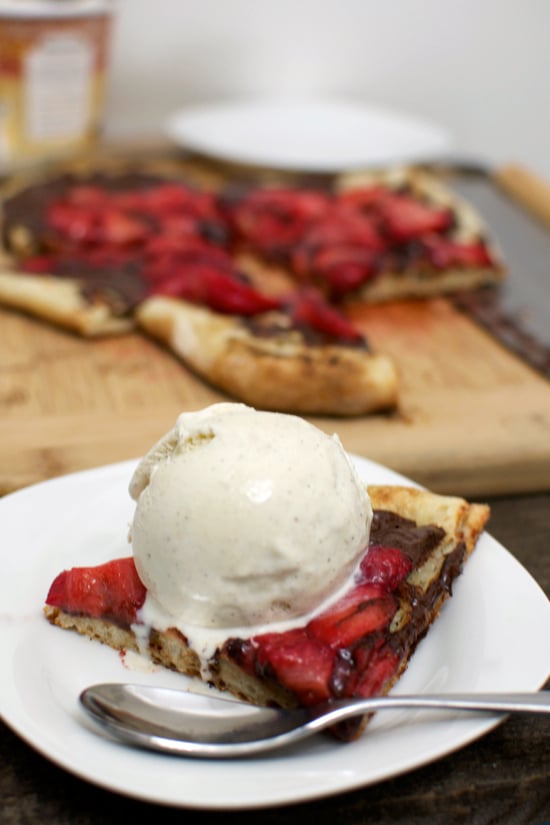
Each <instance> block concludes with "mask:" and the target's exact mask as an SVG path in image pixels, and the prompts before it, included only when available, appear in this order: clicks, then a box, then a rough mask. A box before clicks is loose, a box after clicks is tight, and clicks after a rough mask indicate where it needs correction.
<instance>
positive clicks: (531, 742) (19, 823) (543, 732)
mask: <svg viewBox="0 0 550 825" xmlns="http://www.w3.org/2000/svg"><path fill="white" fill-rule="evenodd" d="M490 503H491V507H492V518H491V522H490V526H489V529H490V532H491V533H492V534H493V535H494V536H495V538H497V539H498V540H499V541H501V542H502V543H503V544H504V545H505V546H506V547H507V548H508V549H509V550H510V551H511V552H512V553H513V554H514V555H515V556H516V558H517V559H518V560H519V561H520V562H521V563H522V564H523V565H524V567H525V568H526V569H527V570H528V571H529V572H530V573H531V575H532V576H533V577H534V578H535V579H536V580H537V581H538V582H539V584H540V585H541V586H542V587H543V589H544V590H545V592H546V594H547V595H549V594H550V518H549V517H550V494H536V495H527V496H520V497H508V498H501V499H496V500H494V501H491V502H490ZM473 644H475V640H473ZM540 653H541V656H545V657H546V658H547V659H549V658H550V639H549V640H548V645H547V648H546V650H541V651H540ZM547 688H548V689H550V683H549V684H548V685H547ZM0 690H1V686H0ZM140 816H144V817H151V818H152V819H153V820H155V821H158V822H162V823H165V824H166V825H169V824H170V823H172V822H174V823H176V822H177V823H181V822H182V821H184V817H191V818H192V819H191V821H192V822H193V823H199V825H200V824H201V823H204V825H206V823H222V822H223V823H226V825H233V823H235V825H237V823H239V825H240V824H241V823H243V825H247V823H253V822H262V824H263V825H279V823H285V825H293V823H300V825H302V823H303V822H307V821H315V822H317V823H319V825H321V823H327V825H329V823H330V825H335V823H346V825H355V824H357V825H370V823H373V825H374V823H376V825H384V823H397V824H398V825H401V824H402V825H405V823H406V825H414V824H415V823H424V822H425V823H430V825H439V823H441V825H443V823H445V825H459V823H460V824H461V823H465V825H466V823H467V825H493V823H494V825H506V823H510V824H511V825H512V824H513V825H543V823H544V825H546V824H547V823H550V720H549V719H548V718H546V717H545V718H542V717H520V716H518V717H512V718H509V719H507V720H506V721H505V722H504V723H503V724H501V725H500V726H499V727H497V728H496V729H495V730H493V731H492V732H491V733H489V734H488V735H487V736H485V737H484V738H482V739H481V740H479V741H477V742H475V743H473V744H470V745H468V746H467V747H465V748H463V749H462V750H460V751H458V752H456V753H454V754H452V755H450V756H447V757H445V758H443V759H441V760H439V761H438V762H435V763H434V764H432V765H429V766H427V767H423V768H420V769H418V770H415V771H413V772H411V773H408V774H405V775H403V776H401V777H398V778H396V779H393V780H388V781H386V782H382V783H380V784H378V785H374V786H371V787H367V788H364V789H362V790H358V791H354V792H352V793H346V794H341V795H337V796H333V797H329V798H327V799H323V800H319V801H317V802H312V803H308V804H300V805H293V806H286V807H282V808H272V809H262V810H254V811H242V812H241V811H233V812H227V813H221V812H211V811H185V810H181V809H172V808H163V807H161V806H157V805H152V804H147V803H143V802H139V801H136V800H133V799H128V798H126V797H123V796H118V795H117V794H114V793H110V792H107V791H104V790H102V789H99V788H96V787H93V786H92V785H89V784H88V783H86V782H84V781H82V780H80V779H77V778H75V777H74V776H72V775H70V774H68V773H66V772H65V771H63V770H61V769H60V768H58V767H56V766H55V765H53V764H51V763H50V762H49V761H48V760H47V759H45V758H44V757H43V756H41V755H40V754H38V753H36V752H35V751H34V750H33V749H32V748H30V747H29V746H28V745H26V744H25V743H24V742H22V741H21V740H20V739H19V738H18V737H17V736H15V734H14V733H12V731H11V730H9V729H8V728H7V727H6V726H5V725H3V724H2V723H0V823H1V825H44V823H52V825H100V824H101V825H110V823H113V825H120V823H121V821H123V822H124V821H130V822H134V821H136V820H137V819H138V818H139V817H140Z"/></svg>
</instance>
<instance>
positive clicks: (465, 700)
mask: <svg viewBox="0 0 550 825" xmlns="http://www.w3.org/2000/svg"><path fill="white" fill-rule="evenodd" d="M80 701H81V703H82V705H83V706H84V708H86V710H87V711H88V713H89V714H90V715H91V716H92V718H93V719H94V720H95V721H96V722H97V723H99V725H101V726H102V728H104V729H106V730H107V731H108V732H109V733H111V734H112V735H113V736H115V737H116V738H118V739H121V740H122V741H124V742H126V743H129V744H132V745H137V746H139V747H142V748H147V749H149V750H155V751H163V752H166V753H171V754H179V755H182V756H201V757H215V758H221V757H225V758H227V757H236V756H250V755H253V754H258V753H261V752H263V751H267V750H273V749H274V748H281V747H283V746H286V745H291V744H294V743H295V742H299V741H300V740H301V739H305V738H306V737H308V736H312V735H313V734H315V733H318V732H319V731H321V730H323V729H324V728H327V727H329V726H331V725H334V724H336V723H337V722H342V721H343V720H345V719H350V718H352V717H354V716H358V715H363V714H365V713H373V712H374V711H380V710H386V709H394V710H395V709H402V708H417V709H420V708H431V709H432V710H463V711H485V712H486V713H487V712H489V713H496V714H505V713H547V714H550V691H541V692H540V693H477V694H476V693H456V694H440V695H429V694H425V695H418V696H399V695H394V694H392V695H389V696H381V697H374V698H371V699H343V700H336V701H331V702H326V703H324V704H321V705H317V706H316V707H314V708H308V709H304V708H297V709H295V710H282V709H280V708H264V707H257V706H255V705H249V704H245V703H243V702H236V701H233V700H231V699H220V698H218V697H213V696H205V695H202V694H194V693H190V692H188V691H182V690H173V689H170V688H162V687H151V686H147V685H132V684H119V683H112V684H111V683H106V684H98V685H92V686H91V687H89V688H86V690H84V691H83V692H82V693H81V695H80Z"/></svg>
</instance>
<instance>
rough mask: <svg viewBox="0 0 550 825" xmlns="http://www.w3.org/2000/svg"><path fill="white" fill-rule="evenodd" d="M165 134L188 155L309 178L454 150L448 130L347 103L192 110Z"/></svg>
mask: <svg viewBox="0 0 550 825" xmlns="http://www.w3.org/2000/svg"><path fill="white" fill-rule="evenodd" d="M166 132H167V134H168V136H169V137H170V138H171V139H172V140H173V141H174V142H175V143H176V144H178V145H179V146H181V147H182V148H184V149H187V150H189V151H193V152H199V153H201V154H203V155H207V156H210V157H213V158H217V159H220V160H224V161H230V162H233V163H241V164H250V165H254V166H262V167H269V168H274V169H280V170H289V171H302V172H325V173H335V172H342V171H346V170H350V169H357V168H361V167H367V166H371V165H376V166H380V165H384V164H391V163H400V162H414V161H423V160H432V159H437V158H440V157H443V156H445V154H448V153H449V152H450V150H451V147H452V141H451V137H450V135H449V133H448V131H447V130H446V129H444V128H443V127H441V126H438V125H436V124H433V123H430V122H427V121H424V120H422V119H419V118H415V117H412V116H409V115H406V114H403V113H399V112H396V111H393V110H390V109H384V108H380V107H376V106H369V105H366V104H362V103H354V102H349V101H340V100H321V101H315V100H273V101H262V100H251V101H248V100H244V101H241V100H236V101H225V102H223V101H221V102H218V103H212V104H201V105H197V106H189V107H187V108H184V109H182V110H181V111H179V112H176V113H174V114H173V115H172V116H171V117H170V118H169V120H168V123H167V124H166Z"/></svg>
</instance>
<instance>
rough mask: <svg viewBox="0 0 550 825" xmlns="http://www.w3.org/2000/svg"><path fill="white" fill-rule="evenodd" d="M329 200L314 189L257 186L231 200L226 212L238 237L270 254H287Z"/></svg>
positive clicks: (327, 206)
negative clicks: (232, 201) (235, 199)
mask: <svg viewBox="0 0 550 825" xmlns="http://www.w3.org/2000/svg"><path fill="white" fill-rule="evenodd" d="M330 202H331V201H330V197H329V196H328V195H327V194H325V193H323V192H318V191H316V190H307V189H303V190H298V189H287V188H284V187H273V188H259V189H254V190H251V191H250V192H248V193H246V194H245V195H244V197H242V198H241V199H239V200H237V201H236V202H234V203H232V204H231V205H230V206H229V209H228V213H229V215H230V218H231V221H232V223H233V225H234V227H235V230H236V232H237V234H238V236H239V237H240V238H241V239H242V240H244V241H245V242H246V243H247V245H248V246H250V247H251V248H252V249H254V250H255V251H257V252H260V253H261V254H263V255H267V256H268V257H272V256H278V255H283V254H287V253H288V252H289V251H290V249H291V248H292V246H294V245H295V244H296V243H297V242H298V241H299V240H301V239H302V238H303V237H304V232H305V231H306V229H307V227H308V226H309V225H310V224H311V223H312V222H313V221H314V220H315V219H317V218H319V217H320V216H321V215H323V214H324V213H325V212H326V210H327V209H328V208H329V205H330Z"/></svg>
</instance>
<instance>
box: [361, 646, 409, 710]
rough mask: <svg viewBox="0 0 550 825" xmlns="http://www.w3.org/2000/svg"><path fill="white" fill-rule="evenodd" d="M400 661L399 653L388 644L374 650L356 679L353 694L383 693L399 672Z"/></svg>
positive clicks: (369, 694)
mask: <svg viewBox="0 0 550 825" xmlns="http://www.w3.org/2000/svg"><path fill="white" fill-rule="evenodd" d="M399 663H400V657H399V654H398V653H396V652H395V651H393V650H392V649H391V648H390V647H389V646H388V645H384V646H383V647H381V648H379V649H378V650H373V651H372V652H371V654H370V656H369V657H368V661H367V663H366V664H365V666H364V669H363V670H362V672H360V675H359V677H358V678H357V680H356V683H355V686H354V688H353V695H354V696H362V697H364V698H366V697H368V696H377V695H378V694H380V693H382V692H383V690H384V687H385V686H386V684H387V682H389V680H390V679H392V678H393V677H394V676H395V674H396V673H397V669H398V667H399ZM359 670H360V668H359Z"/></svg>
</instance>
